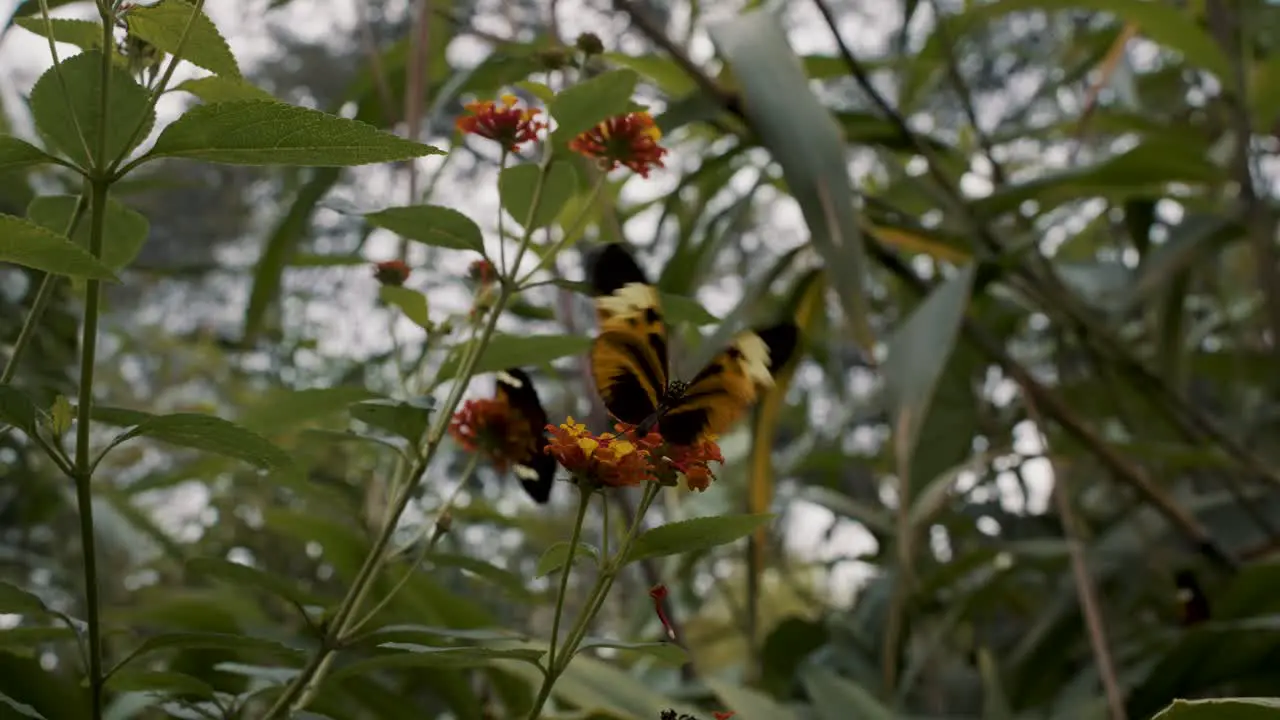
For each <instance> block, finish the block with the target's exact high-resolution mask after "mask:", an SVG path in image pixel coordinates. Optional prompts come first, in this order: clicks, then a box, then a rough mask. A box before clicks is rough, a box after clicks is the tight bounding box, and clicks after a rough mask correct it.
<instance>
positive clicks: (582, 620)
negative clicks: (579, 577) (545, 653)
mask: <svg viewBox="0 0 1280 720" xmlns="http://www.w3.org/2000/svg"><path fill="white" fill-rule="evenodd" d="M661 490H662V486H661V485H659V484H657V483H654V482H651V483H649V484H648V485H646V486H645V489H644V496H643V497H642V498H641V500H640V508H639V509H638V510H637V511H636V519H635V522H634V523H633V524H632V526H631V528H630V529H629V530H628V531H627V537H626V539H624V540H623V541H622V545H621V546H620V547H619V548H618V554H617V555H614V556H613V557H612V558H608V559H607V560H606V563H605V567H604V570H603V571H602V572H601V573H600V575H599V577H597V578H596V584H595V586H594V587H592V588H591V593H590V595H589V596H588V599H587V604H586V605H585V606H584V607H583V610H582V614H580V615H579V616H578V619H577V621H576V622H574V624H573V628H572V629H570V630H569V638H568V639H567V640H566V641H565V643H564V644H563V645H561V646H560V652H559V655H558V657H557V656H555V655H553V656H552V657H551V658H549V659H548V662H547V672H546V674H545V675H544V676H543V678H542V687H541V688H539V689H538V696H537V697H536V698H534V701H533V706H532V707H530V708H529V714H528V715H527V716H526V720H537V719H538V716H539V715H541V714H542V708H543V706H545V705H546V704H547V700H548V699H549V698H550V697H551V689H552V688H553V687H554V686H555V684H556V680H558V679H559V678H560V676H561V675H562V674H563V673H564V671H565V670H566V669H567V668H568V667H569V663H570V662H571V661H572V660H573V655H574V653H576V652H577V650H578V645H580V644H581V643H582V639H583V637H584V636H585V635H586V634H587V628H589V627H590V626H591V621H592V620H594V619H595V617H596V614H597V613H599V612H600V608H601V607H603V606H604V601H605V598H606V597H608V595H609V590H610V589H611V588H612V587H613V581H614V580H615V579H616V578H617V577H618V573H619V572H621V570H622V568H623V567H624V566H625V565H626V558H627V554H628V553H629V552H631V545H632V543H634V542H635V539H636V537H638V536H639V530H640V524H641V522H642V521H643V520H644V515H645V513H646V512H647V511H648V510H649V506H650V505H652V504H653V500H654V498H656V497H657V496H658V492H659V491H661ZM586 504H587V498H586V497H585V496H584V497H583V501H582V505H581V506H580V507H579V512H578V524H577V525H576V526H575V527H574V540H575V543H574V544H575V545H576V540H577V536H578V532H579V530H580V529H581V527H582V517H583V513H584V512H585V507H586ZM570 552H573V546H570ZM569 559H570V560H572V556H571V557H570V558H569ZM563 572H564V575H563V576H562V577H561V578H560V598H559V599H558V601H557V603H556V617H557V620H558V619H559V615H560V608H561V606H562V605H563V603H564V595H565V589H564V587H565V579H564V578H565V577H567V576H568V574H569V565H567V564H566V565H565V568H564V571H563ZM552 632H553V634H552V637H551V643H552V644H551V647H552V649H553V650H554V649H555V647H556V637H555V630H553V631H552Z"/></svg>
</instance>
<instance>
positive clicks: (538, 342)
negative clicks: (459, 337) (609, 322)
mask: <svg viewBox="0 0 1280 720" xmlns="http://www.w3.org/2000/svg"><path fill="white" fill-rule="evenodd" d="M590 349H591V338H589V337H584V336H582V335H527V336H526V335H505V334H501V333H494V335H493V337H492V338H490V339H489V344H488V346H486V347H485V349H484V352H483V353H481V354H480V359H479V360H478V361H477V362H476V370H475V371H476V374H480V373H487V372H497V371H499V370H504V369H506V368H509V367H521V366H527V365H541V364H543V363H549V362H551V361H552V360H558V359H559V358H562V357H566V356H568V355H581V354H582V353H585V352H587V351H588V350H590ZM460 361H461V360H460V358H459V357H458V354H457V353H455V354H454V355H453V356H452V357H450V358H449V359H448V360H446V361H445V362H443V363H441V365H440V372H439V373H438V374H437V375H436V379H438V380H439V381H441V382H444V381H445V380H451V379H453V378H454V377H455V376H456V375H457V373H458V364H459V362H460Z"/></svg>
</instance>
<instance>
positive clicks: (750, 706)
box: [705, 679, 857, 720]
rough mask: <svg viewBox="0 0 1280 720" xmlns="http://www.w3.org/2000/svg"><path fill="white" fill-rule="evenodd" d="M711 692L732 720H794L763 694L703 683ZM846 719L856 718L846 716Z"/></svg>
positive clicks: (721, 684)
mask: <svg viewBox="0 0 1280 720" xmlns="http://www.w3.org/2000/svg"><path fill="white" fill-rule="evenodd" d="M705 682H706V684H707V687H708V688H710V689H711V692H714V693H715V694H716V697H718V698H720V702H722V703H724V704H725V707H727V708H728V709H729V710H732V711H734V713H735V714H734V716H733V720H796V716H795V713H793V712H791V711H790V710H788V709H787V708H785V707H783V706H782V705H779V704H778V703H777V702H775V701H774V700H773V699H772V698H770V697H769V696H768V695H765V694H764V693H761V692H757V691H755V690H751V689H748V688H745V687H741V686H739V685H731V684H729V683H727V682H724V681H723V680H711V679H708V680H706V681H705ZM846 717H857V716H856V715H854V716H848V715H846Z"/></svg>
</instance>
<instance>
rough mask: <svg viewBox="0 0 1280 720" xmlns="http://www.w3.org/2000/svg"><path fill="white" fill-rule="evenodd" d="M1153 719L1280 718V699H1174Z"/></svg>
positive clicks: (1239, 719) (1250, 719)
mask: <svg viewBox="0 0 1280 720" xmlns="http://www.w3.org/2000/svg"><path fill="white" fill-rule="evenodd" d="M1152 720H1280V699H1278V698H1268V697H1257V698H1215V699H1212V700H1174V701H1173V704H1172V705H1170V706H1169V707H1167V708H1165V709H1164V710H1161V711H1160V712H1159V713H1158V714H1157V715H1156V716H1155V717H1154V718H1152Z"/></svg>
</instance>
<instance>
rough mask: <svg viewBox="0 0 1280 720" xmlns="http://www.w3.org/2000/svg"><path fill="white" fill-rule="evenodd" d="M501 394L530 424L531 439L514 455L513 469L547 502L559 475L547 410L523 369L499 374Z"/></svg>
mask: <svg viewBox="0 0 1280 720" xmlns="http://www.w3.org/2000/svg"><path fill="white" fill-rule="evenodd" d="M497 395H498V397H499V398H504V399H505V400H506V402H507V406H508V407H510V408H511V409H512V410H514V411H516V412H517V413H519V414H520V422H524V423H527V424H528V428H529V435H530V438H531V441H530V444H529V446H528V447H527V448H525V450H524V452H522V453H521V454H520V456H519V457H514V458H512V472H514V473H515V476H516V479H518V480H519V481H520V485H521V487H523V488H524V490H525V492H526V493H528V494H529V497H531V498H533V501H534V502H536V503H538V504H540V505H541V504H545V503H546V502H547V501H548V500H549V499H550V498H551V483H552V480H554V479H555V474H556V459H555V458H553V457H551V456H550V455H548V454H547V453H546V447H547V436H546V427H547V411H546V410H544V409H543V407H542V402H541V401H539V400H538V393H537V391H536V390H534V389H533V381H532V380H531V379H530V378H529V375H528V374H527V373H525V372H524V371H523V370H520V369H519V368H508V369H507V370H505V371H502V372H499V373H498V382H497Z"/></svg>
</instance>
